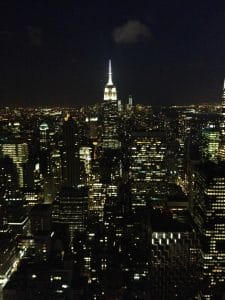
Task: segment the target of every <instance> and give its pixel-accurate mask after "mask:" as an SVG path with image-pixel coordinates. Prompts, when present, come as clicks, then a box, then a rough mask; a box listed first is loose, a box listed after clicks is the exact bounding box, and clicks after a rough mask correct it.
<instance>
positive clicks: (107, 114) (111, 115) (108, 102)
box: [102, 60, 120, 149]
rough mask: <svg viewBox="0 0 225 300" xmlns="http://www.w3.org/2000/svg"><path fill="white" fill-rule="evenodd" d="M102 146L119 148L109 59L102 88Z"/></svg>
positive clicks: (115, 94) (116, 111) (116, 104)
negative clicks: (105, 82) (106, 79)
mask: <svg viewBox="0 0 225 300" xmlns="http://www.w3.org/2000/svg"><path fill="white" fill-rule="evenodd" d="M102 148H103V149H118V148H120V142H119V140H118V101H117V91H116V87H115V85H114V84H113V81H112V66H111V60H109V69H108V82H107V84H106V86H105V89H104V102H103V136H102Z"/></svg>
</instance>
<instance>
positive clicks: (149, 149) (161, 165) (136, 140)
mask: <svg viewBox="0 0 225 300" xmlns="http://www.w3.org/2000/svg"><path fill="white" fill-rule="evenodd" d="M131 138H132V142H131V147H130V155H131V163H130V171H129V174H130V179H131V188H132V194H133V196H134V199H133V201H132V207H133V208H136V207H141V206H146V204H147V201H150V199H152V200H154V199H156V200H157V199H159V198H161V197H163V196H165V189H166V167H165V152H166V144H165V136H164V135H163V133H161V132H133V133H132V137H131Z"/></svg>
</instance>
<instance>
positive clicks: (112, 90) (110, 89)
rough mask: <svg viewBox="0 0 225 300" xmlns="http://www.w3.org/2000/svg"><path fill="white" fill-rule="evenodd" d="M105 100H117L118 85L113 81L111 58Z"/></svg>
mask: <svg viewBox="0 0 225 300" xmlns="http://www.w3.org/2000/svg"><path fill="white" fill-rule="evenodd" d="M104 100H112V101H117V94H116V87H115V86H114V84H113V82H112V65H111V59H110V60H109V69H108V82H107V84H106V86H105V90H104Z"/></svg>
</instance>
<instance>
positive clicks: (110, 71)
mask: <svg viewBox="0 0 225 300" xmlns="http://www.w3.org/2000/svg"><path fill="white" fill-rule="evenodd" d="M107 85H113V82H112V65H111V59H110V60H109V72H108V82H107Z"/></svg>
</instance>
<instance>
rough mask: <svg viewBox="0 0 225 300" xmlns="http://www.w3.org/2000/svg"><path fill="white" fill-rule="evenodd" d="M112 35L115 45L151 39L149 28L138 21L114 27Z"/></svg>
mask: <svg viewBox="0 0 225 300" xmlns="http://www.w3.org/2000/svg"><path fill="white" fill-rule="evenodd" d="M112 35H113V39H114V41H115V42H116V43H117V44H135V43H138V42H140V41H143V40H148V39H150V38H151V37H152V34H151V32H150V30H149V28H148V27H147V26H146V25H145V24H143V23H141V22H140V21H138V20H130V21H127V22H126V23H125V24H123V25H121V26H118V27H116V28H115V29H114V30H113V33H112Z"/></svg>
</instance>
